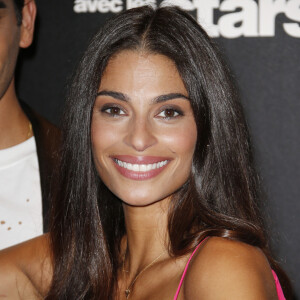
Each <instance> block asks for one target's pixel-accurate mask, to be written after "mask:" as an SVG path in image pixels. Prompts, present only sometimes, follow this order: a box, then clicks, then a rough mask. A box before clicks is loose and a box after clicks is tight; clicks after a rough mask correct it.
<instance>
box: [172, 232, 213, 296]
mask: <svg viewBox="0 0 300 300" xmlns="http://www.w3.org/2000/svg"><path fill="white" fill-rule="evenodd" d="M207 238H208V237H206V238H205V239H203V240H202V241H201V242H200V243H199V244H198V246H197V247H196V248H195V250H194V251H193V253H192V254H191V256H190V258H189V260H188V262H187V264H186V266H185V268H184V270H183V274H182V276H181V279H180V282H179V285H178V288H177V291H176V294H175V296H174V300H177V298H178V295H179V292H180V288H181V286H182V283H183V280H184V277H185V274H186V271H187V269H188V267H189V264H190V261H191V260H192V258H193V256H194V254H195V253H196V252H197V250H198V249H199V247H200V246H201V244H202V243H203V242H204V241H205V240H206V239H207Z"/></svg>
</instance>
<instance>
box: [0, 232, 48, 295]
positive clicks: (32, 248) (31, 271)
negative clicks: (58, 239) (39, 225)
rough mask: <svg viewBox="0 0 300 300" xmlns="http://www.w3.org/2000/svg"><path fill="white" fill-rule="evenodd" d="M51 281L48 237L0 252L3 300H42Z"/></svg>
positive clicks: (43, 236) (0, 288)
mask: <svg viewBox="0 0 300 300" xmlns="http://www.w3.org/2000/svg"><path fill="white" fill-rule="evenodd" d="M51 277H52V263H51V255H50V244H49V237H48V235H42V236H40V237H37V238H34V239H32V240H29V241H27V242H24V243H21V244H19V245H16V246H13V247H10V248H7V249H4V250H2V251H0V299H1V298H2V297H3V298H5V297H6V298H8V299H25V298H27V299H42V298H43V295H44V294H45V293H46V292H47V290H48V288H49V285H50V282H51Z"/></svg>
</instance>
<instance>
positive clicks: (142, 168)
mask: <svg viewBox="0 0 300 300" xmlns="http://www.w3.org/2000/svg"><path fill="white" fill-rule="evenodd" d="M114 161H115V162H116V163H117V164H118V165H119V166H120V167H122V168H125V169H127V170H131V171H135V172H147V171H150V170H154V169H158V168H161V167H163V166H164V165H166V164H167V163H168V160H164V161H160V162H158V163H154V164H147V165H144V164H143V165H140V164H131V163H127V162H124V161H121V160H118V159H116V158H115V159H114Z"/></svg>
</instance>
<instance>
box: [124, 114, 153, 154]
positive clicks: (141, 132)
mask: <svg viewBox="0 0 300 300" xmlns="http://www.w3.org/2000/svg"><path fill="white" fill-rule="evenodd" d="M156 142H157V139H156V137H155V136H154V134H153V130H152V128H151V124H149V122H148V120H145V118H140V119H135V120H132V121H131V122H130V124H129V125H128V132H127V134H126V136H125V138H124V143H125V144H126V145H128V146H130V147H132V148H134V149H135V150H136V151H138V152H142V151H145V150H146V149H148V148H149V147H151V146H153V145H154V144H155V143H156Z"/></svg>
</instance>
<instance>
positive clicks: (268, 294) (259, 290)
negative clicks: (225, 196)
mask: <svg viewBox="0 0 300 300" xmlns="http://www.w3.org/2000/svg"><path fill="white" fill-rule="evenodd" d="M183 289H184V295H185V297H184V298H185V299H193V300H195V299H207V300H209V299H220V298H222V299H244V300H247V299H276V287H275V283H274V279H273V275H272V272H271V268H270V265H269V263H268V260H267V258H266V256H265V255H264V254H263V252H262V251H261V250H260V249H259V248H256V247H253V246H251V245H248V244H245V243H242V242H238V241H232V240H229V239H225V238H219V237H211V238H209V239H208V240H206V241H205V242H204V243H203V245H201V247H200V249H198V251H197V252H196V254H195V255H194V257H193V259H192V261H191V264H190V266H189V269H188V272H187V275H186V278H185V283H184V288H183Z"/></svg>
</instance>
